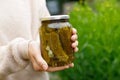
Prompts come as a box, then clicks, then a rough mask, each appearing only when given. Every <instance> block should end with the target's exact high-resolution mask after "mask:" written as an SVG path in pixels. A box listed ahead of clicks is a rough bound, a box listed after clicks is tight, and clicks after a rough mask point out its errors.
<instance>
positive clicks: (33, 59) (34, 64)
mask: <svg viewBox="0 0 120 80" xmlns="http://www.w3.org/2000/svg"><path fill="white" fill-rule="evenodd" d="M30 59H31V62H32V65H33V68H34V70H35V71H40V70H41V69H40V68H39V65H38V64H37V63H36V61H35V58H34V57H33V56H31V58H30ZM41 71H42V70H41Z"/></svg>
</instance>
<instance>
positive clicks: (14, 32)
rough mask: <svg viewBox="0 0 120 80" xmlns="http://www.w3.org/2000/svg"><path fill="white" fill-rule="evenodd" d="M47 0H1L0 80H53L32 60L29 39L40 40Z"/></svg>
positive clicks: (47, 13) (46, 14) (46, 13)
mask: <svg viewBox="0 0 120 80" xmlns="http://www.w3.org/2000/svg"><path fill="white" fill-rule="evenodd" d="M44 16H49V12H48V10H47V8H46V3H45V0H0V80H49V79H48V78H49V77H48V74H47V73H46V72H35V71H34V70H33V68H32V65H31V63H30V61H29V60H27V59H28V56H27V54H28V42H29V40H34V41H37V39H38V29H39V27H40V20H39V19H40V17H44Z"/></svg>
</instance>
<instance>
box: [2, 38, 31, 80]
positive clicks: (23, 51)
mask: <svg viewBox="0 0 120 80" xmlns="http://www.w3.org/2000/svg"><path fill="white" fill-rule="evenodd" d="M28 42H29V41H27V40H25V39H23V38H16V39H15V40H13V41H11V42H10V43H9V44H7V45H4V46H0V80H1V79H2V80H4V78H5V77H6V76H7V75H9V74H12V73H15V72H17V71H19V70H22V69H24V68H25V67H26V66H27V65H28V63H29V60H28Z"/></svg>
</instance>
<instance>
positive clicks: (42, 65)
mask: <svg viewBox="0 0 120 80" xmlns="http://www.w3.org/2000/svg"><path fill="white" fill-rule="evenodd" d="M36 62H37V64H38V65H39V67H40V69H42V70H44V71H45V70H47V69H48V65H47V63H46V61H45V60H44V59H43V58H42V56H41V54H38V55H37V56H36Z"/></svg>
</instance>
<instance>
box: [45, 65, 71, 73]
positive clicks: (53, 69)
mask: <svg viewBox="0 0 120 80" xmlns="http://www.w3.org/2000/svg"><path fill="white" fill-rule="evenodd" d="M68 68H69V65H67V66H61V67H54V68H53V67H49V68H48V69H47V70H46V71H48V72H55V71H60V70H64V69H68Z"/></svg>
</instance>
